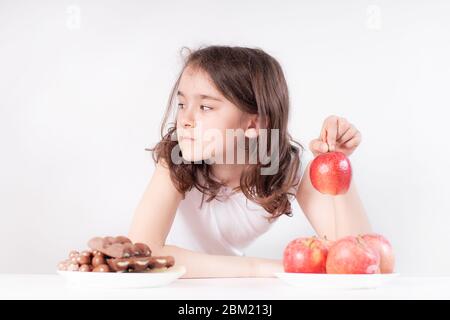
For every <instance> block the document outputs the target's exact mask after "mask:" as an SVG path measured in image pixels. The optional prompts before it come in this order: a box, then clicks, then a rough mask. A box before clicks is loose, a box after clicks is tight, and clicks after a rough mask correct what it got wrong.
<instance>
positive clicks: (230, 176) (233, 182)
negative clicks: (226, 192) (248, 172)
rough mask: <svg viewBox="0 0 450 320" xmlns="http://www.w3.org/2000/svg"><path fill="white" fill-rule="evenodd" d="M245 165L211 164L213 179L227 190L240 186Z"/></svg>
mask: <svg viewBox="0 0 450 320" xmlns="http://www.w3.org/2000/svg"><path fill="white" fill-rule="evenodd" d="M245 166H246V164H217V163H215V164H211V173H212V175H213V176H214V178H215V179H216V180H218V181H220V182H222V183H224V184H226V186H227V187H229V188H236V187H239V186H240V180H241V174H242V171H243V170H244V168H245Z"/></svg>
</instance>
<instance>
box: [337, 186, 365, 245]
mask: <svg viewBox="0 0 450 320" xmlns="http://www.w3.org/2000/svg"><path fill="white" fill-rule="evenodd" d="M333 202H334V209H335V228H336V231H335V234H336V238H340V237H343V236H347V235H358V234H361V233H369V232H371V231H372V228H371V226H370V222H369V219H368V217H367V214H366V211H365V209H364V206H363V204H362V201H361V199H360V198H359V195H358V191H357V189H356V186H355V183H354V180H352V182H351V183H350V188H349V190H348V191H347V193H346V194H344V195H339V196H335V197H333Z"/></svg>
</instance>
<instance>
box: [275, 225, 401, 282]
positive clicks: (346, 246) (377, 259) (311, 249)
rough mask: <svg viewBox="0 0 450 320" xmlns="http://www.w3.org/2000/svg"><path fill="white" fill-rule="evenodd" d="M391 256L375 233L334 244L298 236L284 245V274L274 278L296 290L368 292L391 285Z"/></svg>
mask: <svg viewBox="0 0 450 320" xmlns="http://www.w3.org/2000/svg"><path fill="white" fill-rule="evenodd" d="M394 265H395V257H394V253H393V250H392V246H391V244H390V242H389V241H388V240H387V239H386V238H385V237H383V236H382V235H379V234H365V235H358V236H347V237H343V238H341V239H339V240H337V241H329V240H327V239H321V238H317V237H310V238H308V237H301V238H297V239H294V240H292V241H291V242H289V243H288V245H287V246H286V248H285V250H284V254H283V266H284V271H285V272H279V273H276V274H275V276H277V277H278V278H280V279H281V280H283V281H284V282H286V283H288V284H290V285H294V286H297V287H305V288H308V289H309V288H320V289H322V288H327V289H332V288H336V289H368V288H377V287H380V286H383V285H385V284H387V283H389V282H391V281H392V280H393V279H394V278H396V277H397V276H398V273H395V272H394Z"/></svg>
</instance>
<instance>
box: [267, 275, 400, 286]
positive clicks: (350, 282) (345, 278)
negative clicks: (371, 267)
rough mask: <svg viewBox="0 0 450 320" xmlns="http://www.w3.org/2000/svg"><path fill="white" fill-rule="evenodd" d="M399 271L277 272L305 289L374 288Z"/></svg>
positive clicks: (280, 276)
mask: <svg viewBox="0 0 450 320" xmlns="http://www.w3.org/2000/svg"><path fill="white" fill-rule="evenodd" d="M398 275H399V274H398V273H386V274H381V273H379V274H326V273H293V272H277V273H275V276H277V277H278V278H280V279H281V280H282V281H283V282H285V283H287V284H289V285H292V286H295V287H301V288H305V289H308V290H310V289H373V288H378V287H381V286H384V285H386V284H388V283H389V282H391V281H392V280H393V279H395V278H396V277H397V276H398Z"/></svg>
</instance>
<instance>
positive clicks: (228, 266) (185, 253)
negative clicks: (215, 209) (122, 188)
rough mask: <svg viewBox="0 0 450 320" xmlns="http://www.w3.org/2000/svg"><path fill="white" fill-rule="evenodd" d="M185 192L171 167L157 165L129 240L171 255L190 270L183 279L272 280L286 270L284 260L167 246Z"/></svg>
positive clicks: (132, 226) (154, 251) (133, 223)
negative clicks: (265, 278) (173, 179)
mask: <svg viewBox="0 0 450 320" xmlns="http://www.w3.org/2000/svg"><path fill="white" fill-rule="evenodd" d="M181 200H182V195H181V193H180V192H179V191H178V190H177V189H176V188H175V186H174V185H173V183H172V180H171V179H170V172H169V169H168V168H167V165H163V164H161V163H158V164H156V169H155V172H154V174H153V176H152V178H151V180H150V182H149V184H148V186H147V188H146V190H145V191H144V194H143V196H142V198H141V200H140V202H139V204H138V207H137V208H136V210H135V213H134V217H133V221H132V224H131V228H130V231H129V233H128V237H129V238H130V239H131V240H132V241H133V242H143V243H146V244H147V245H149V246H150V248H151V249H152V255H155V256H164V255H171V256H173V257H174V258H175V263H176V264H177V265H183V266H185V267H186V269H187V272H186V274H185V275H184V276H183V278H203V277H272V276H273V273H274V272H281V271H283V267H282V263H281V261H280V260H272V259H264V258H252V257H240V256H221V255H209V254H204V253H199V252H194V251H190V250H187V249H183V248H180V247H177V246H172V245H166V244H165V241H166V237H167V235H168V234H169V231H170V228H171V227H172V223H173V220H174V218H175V214H176V210H177V208H178V205H179V203H180V201H181Z"/></svg>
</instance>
